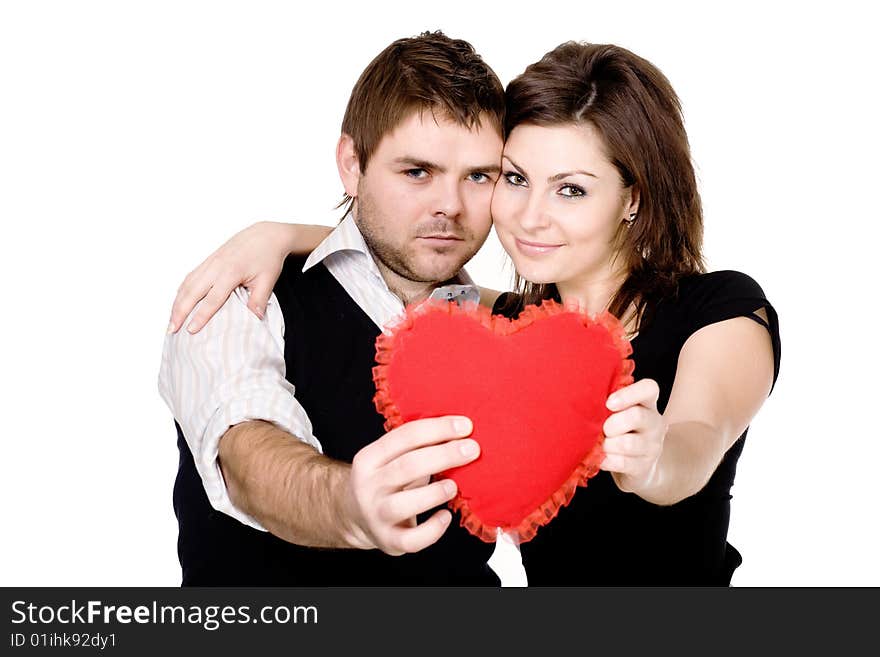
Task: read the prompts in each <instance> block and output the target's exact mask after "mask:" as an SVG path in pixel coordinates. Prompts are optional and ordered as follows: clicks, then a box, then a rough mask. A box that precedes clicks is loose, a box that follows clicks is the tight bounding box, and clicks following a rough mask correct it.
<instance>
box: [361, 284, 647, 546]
mask: <svg viewBox="0 0 880 657" xmlns="http://www.w3.org/2000/svg"><path fill="white" fill-rule="evenodd" d="M631 353H632V348H631V347H630V344H629V342H628V341H627V340H626V339H625V338H624V335H623V326H622V325H621V324H620V322H619V321H618V320H617V319H616V318H615V317H613V316H612V315H610V314H609V313H603V314H602V315H600V316H598V317H596V318H595V319H592V318H590V317H588V316H586V315H584V314H582V313H579V312H578V311H577V308H576V307H571V306H569V307H565V306H562V305H560V304H558V303H555V302H552V301H545V302H544V303H543V304H542V305H541V306H540V307H538V306H528V307H527V308H526V309H525V310H524V311H523V312H522V314H521V315H520V316H519V318H518V319H516V320H513V321H511V320H509V319H507V318H505V317H501V316H497V315H492V314H491V313H490V312H489V311H488V309H486V308H483V307H482V306H473V305H471V306H469V307H467V308H460V307H459V306H457V305H456V304H454V303H448V302H442V303H438V302H436V301H429V302H426V303H423V304H420V305H417V306H413V307H410V308H408V309H407V312H406V315H405V317H404V318H403V319H402V320H401V322H399V323H398V324H396V325H395V326H394V327H392V329H391V333H390V334H383V335H380V336H379V338H378V339H377V340H376V362H377V363H379V364H378V365H377V366H376V367H375V368H373V379H374V381H375V383H376V396H375V398H374V401H375V403H376V408H377V409H378V410H379V412H380V413H382V414H383V415H384V416H385V418H386V421H385V429H386V430H387V431H390V430H391V429H393V428H395V427H397V426H400V425H401V424H403V423H404V422H409V421H411V420H417V419H420V418H426V417H436V416H439V415H465V416H467V417H469V418H471V419H472V420H473V424H474V431H473V434H472V437H473V438H474V440H476V441H477V442H478V443H479V444H480V450H481V453H480V456H479V457H478V458H477V459H476V460H475V461H473V462H471V463H469V464H467V465H465V466H462V467H459V468H453V469H452V470H449V471H447V472H445V473H443V474H444V475H446V476H448V477H450V478H452V479H454V480H455V482H456V484H458V494H457V495H456V497H455V498H454V499H453V500H451V501H450V503H449V505H450V507H451V508H452V509H454V510H460V511H461V514H462V524H463V525H464V526H465V527H467V529H468V530H469V531H470V532H471V533H472V534H474V535H476V536H478V537H480V538H481V539H482V540H484V541H486V542H490V543H491V542H494V541H495V539H496V531H497V528H499V527H500V528H501V529H502V530H504V531H515V532H516V533H517V534H518V536H519V540H520V541H521V542H524V541H528V540H530V539H531V538H533V537H534V535H535V533H536V532H537V530H538V528H539V527H541V526H543V525H545V524H547V523H548V522H550V520H552V519H553V518H554V517H555V516H556V514H557V513H558V512H559V509H560V507H561V506H563V505H565V504H568V502H569V501H571V498H572V496H573V495H574V491H575V488H576V487H577V486H578V485H582V486H583V485H586V483H587V479H589V478H590V477H592V476H593V475H594V474H596V473H597V472H598V470H599V465H600V464H601V463H602V459H603V458H604V452H603V451H602V443H603V440H604V433H603V431H602V425H603V424H604V423H605V420H606V419H607V417H608V415H609V414H610V411H608V410H607V408H606V407H605V400H606V399H607V398H608V395H610V394H611V393H612V392H614V391H615V390H617V389H619V388H622V387H623V386H626V385H629V384H630V383H632V381H633V378H632V372H633V368H634V364H633V362H632V361H631V360H629V359H628V358H627V357H628V356H629V355H630V354H631Z"/></svg>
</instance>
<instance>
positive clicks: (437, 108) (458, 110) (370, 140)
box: [340, 31, 504, 210]
mask: <svg viewBox="0 0 880 657" xmlns="http://www.w3.org/2000/svg"><path fill="white" fill-rule="evenodd" d="M426 110H427V111H430V112H431V113H432V114H433V115H434V117H435V119H436V118H437V117H438V116H439V117H443V118H446V119H449V120H452V121H454V122H455V123H457V124H459V125H462V126H464V127H466V128H468V129H472V128H474V127H475V126H476V127H482V122H481V118H480V117H481V115H482V114H486V115H487V116H488V118H489V120H490V121H491V124H492V125H491V126H490V127H492V128H493V129H495V130H497V131H498V133H499V134H501V131H502V129H503V126H504V87H503V86H502V84H501V81H500V80H499V79H498V76H497V75H495V72H494V71H493V70H492V69H491V68H490V67H489V66H488V65H487V64H486V63H485V62H484V61H483V59H482V57H480V56H479V55H478V54H477V53H476V52H475V51H474V47H473V46H472V45H471V44H470V43H468V42H467V41H463V40H462V39H450V38H449V37H448V36H446V35H445V34H443V33H442V32H440V31H437V32H423V33H422V34H420V35H419V36H416V37H409V38H405V39H398V40H397V41H395V42H394V43H392V44H391V45H390V46H388V47H387V48H385V50H383V51H382V52H380V53H379V54H378V55H377V56H376V58H375V59H374V60H373V61H372V62H370V64H369V65H368V66H367V68H366V69H364V72H363V73H361V76H360V78H359V79H358V81H357V83H356V84H355V85H354V88H353V89H352V91H351V97H350V98H349V100H348V106H347V107H346V108H345V116H344V117H343V119H342V132H343V133H344V134H347V135H349V136H350V137H351V138H352V140H353V141H354V148H355V152H356V153H357V156H358V163H359V165H360V169H361V171H362V172H364V171H366V170H367V164H368V163H369V161H370V157H371V156H372V154H373V152H374V151H375V150H376V148H377V147H378V145H379V142H380V141H382V137H384V136H385V135H386V134H388V133H389V132H391V131H392V130H394V129H395V128H396V127H397V126H398V125H399V124H400V123H401V122H402V121H403V120H404V119H406V118H407V117H409V116H410V115H411V114H412V113H413V112H416V111H419V112H421V111H426ZM350 201H351V199H350V197H349V196H348V195H346V196H345V198H344V199H343V201H342V203H340V205H344V204H345V203H347V202H348V203H349V207H348V209H349V210H350V208H351V204H350Z"/></svg>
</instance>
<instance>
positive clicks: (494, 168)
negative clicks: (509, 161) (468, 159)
mask: <svg viewBox="0 0 880 657" xmlns="http://www.w3.org/2000/svg"><path fill="white" fill-rule="evenodd" d="M468 173H469V174H470V173H501V165H500V164H484V165H483V166H481V167H471V168H470V169H468Z"/></svg>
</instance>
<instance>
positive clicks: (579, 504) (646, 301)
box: [170, 42, 780, 585]
mask: <svg viewBox="0 0 880 657" xmlns="http://www.w3.org/2000/svg"><path fill="white" fill-rule="evenodd" d="M506 94H507V119H506V125H505V134H506V137H507V140H506V143H505V147H504V155H503V160H502V175H501V176H500V178H499V180H498V182H497V184H496V187H495V192H494V196H493V200H492V216H493V220H494V222H495V228H496V231H497V233H498V236H499V238H500V240H501V243H502V245H503V246H504V248H505V250H506V251H507V252H508V254H509V255H510V257H511V259H512V260H513V262H514V265H515V267H516V271H517V277H516V287H517V292H516V293H506V294H503V295H501V296H500V297H498V299H497V301H496V302H495V304H494V311H495V312H496V313H502V314H504V315H507V316H509V317H514V316H516V315H517V314H518V313H519V312H520V311H521V310H522V308H523V307H524V306H525V305H527V304H530V303H536V302H540V300H541V299H546V298H552V299H557V300H561V299H566V300H567V299H573V300H576V301H577V302H578V303H579V305H580V307H581V308H583V309H585V310H586V311H588V312H589V313H598V312H601V311H603V310H606V309H607V310H609V311H610V312H611V313H612V314H614V315H615V316H617V317H618V318H620V320H621V321H622V322H623V323H624V326H625V327H626V331H627V336H628V338H629V339H630V340H631V344H632V347H633V355H632V358H633V360H634V362H635V365H636V368H635V372H634V377H635V383H634V384H632V385H631V386H628V387H626V388H624V389H622V390H619V391H618V392H617V393H615V394H614V395H612V396H611V397H610V398H609V399H608V402H607V405H608V408H609V409H610V410H611V411H612V415H611V416H610V417H609V419H608V421H607V422H606V423H605V426H604V430H605V434H606V439H605V444H604V446H605V451H606V454H607V456H606V458H605V461H604V462H603V464H602V472H600V473H599V474H598V475H597V476H596V477H595V478H594V479H593V480H591V481H590V484H589V486H588V487H587V488H584V489H578V492H577V493H576V494H575V496H574V498H573V499H572V501H571V503H570V504H569V505H568V506H567V507H564V508H563V509H561V510H560V512H559V515H558V516H557V518H556V519H554V521H553V522H551V523H550V524H549V525H548V526H546V527H545V528H543V529H542V530H541V531H539V532H538V534H537V536H536V537H535V538H534V539H533V540H532V541H530V542H528V543H526V544H524V545H523V546H522V555H523V563H524V565H525V567H526V571H527V573H528V578H529V583H530V584H532V585H571V584H582V585H608V584H614V585H621V584H624V585H627V584H637V585H644V584H673V585H682V584H718V585H726V584H729V583H730V578H731V575H732V573H733V570H734V569H735V568H736V567H737V566H738V565H739V563H740V562H741V559H740V557H739V554H738V552H737V551H736V550H735V549H734V548H733V547H732V546H730V545H729V544H728V543H727V542H726V536H727V527H728V521H729V512H730V489H731V486H732V484H733V479H734V474H735V468H736V462H737V459H738V457H739V455H740V453H741V451H742V448H743V443H744V440H745V435H746V432H747V429H748V425H749V422H750V421H751V419H752V418H753V417H754V415H755V414H756V413H757V411H758V410H759V408H760V406H761V405H762V403H763V401H764V399H766V397H767V395H768V394H769V393H770V390H771V389H772V386H773V383H774V382H775V379H776V376H777V374H778V368H779V353H780V345H779V335H778V324H777V319H776V313H775V311H774V310H773V308H772V306H771V305H770V304H769V303H768V302H767V300H766V299H765V298H764V294H763V292H762V291H761V288H760V287H759V286H758V285H757V284H756V283H755V282H754V281H753V280H752V279H751V278H749V277H748V276H745V275H743V274H740V273H738V272H730V271H725V272H714V273H704V265H703V259H702V254H701V243H702V209H701V204H700V197H699V193H698V191H697V188H696V181H695V176H694V171H693V167H692V164H691V161H690V150H689V146H688V141H687V136H686V134H685V131H684V127H683V122H682V117H681V110H680V106H679V102H678V98H677V96H676V95H675V92H674V91H673V90H672V88H671V86H670V85H669V82H668V81H667V80H666V78H665V77H664V76H663V74H662V73H661V72H660V71H659V70H657V69H656V68H655V67H654V66H653V65H652V64H650V63H649V62H647V61H645V60H644V59H641V58H640V57H638V56H636V55H634V54H633V53H631V52H629V51H627V50H624V49H622V48H619V47H616V46H603V45H587V44H578V43H573V42H569V43H565V44H563V45H561V46H559V47H558V48H556V49H554V50H553V51H551V52H549V53H548V54H547V55H545V56H544V57H543V58H542V59H541V60H540V61H539V62H537V63H535V64H533V65H531V66H529V67H528V68H527V69H526V71H525V72H524V73H523V74H522V75H520V76H519V77H517V78H516V79H515V80H513V81H512V82H511V83H510V85H509V86H508V88H507V92H506ZM278 231H285V234H286V235H288V237H287V238H280V237H279V233H278ZM298 231H300V232H298ZM302 231H304V232H302ZM326 231H327V229H323V228H314V227H313V228H302V227H301V228H293V227H289V226H284V225H279V224H272V225H270V224H262V225H257V226H255V227H252V228H251V229H248V230H247V231H244V232H243V233H241V234H240V235H239V236H237V237H236V238H234V239H233V240H232V241H231V242H230V243H228V245H226V246H224V247H222V248H221V249H220V250H219V251H218V253H217V254H215V255H214V256H212V257H211V258H209V260H208V261H206V263H204V264H203V265H202V266H200V268H199V269H197V270H195V271H194V272H193V274H191V275H190V276H189V277H188V278H187V281H186V282H185V283H184V286H183V287H182V288H181V290H182V292H181V293H180V294H179V297H178V300H177V301H176V303H175V309H174V312H173V315H172V326H171V327H170V328H171V330H174V329H176V328H177V327H178V326H179V325H180V323H181V320H182V319H183V317H185V316H186V314H187V313H188V311H189V310H191V309H192V307H193V306H194V305H195V303H196V301H197V300H198V299H200V298H201V297H203V296H205V294H206V293H208V291H209V290H210V293H209V295H208V301H206V303H205V304H203V310H202V311H200V312H201V317H202V318H206V315H208V314H210V313H212V312H213V310H214V309H216V307H218V306H219V305H220V304H221V303H222V302H223V300H225V298H226V296H228V294H229V292H230V291H231V290H232V289H233V287H234V286H235V285H237V284H238V283H239V282H243V283H245V284H246V285H247V286H248V287H250V288H251V291H252V295H251V306H252V308H255V309H258V307H259V306H260V305H262V304H264V303H265V300H266V299H267V298H268V296H269V292H270V289H271V286H272V284H273V283H274V280H275V278H276V277H277V273H278V271H280V267H281V262H282V260H283V257H284V255H286V253H283V254H281V253H276V255H275V258H274V259H272V261H271V262H272V264H271V265H270V266H268V267H263V268H261V269H263V270H264V271H262V272H261V273H259V274H257V275H256V276H250V275H239V274H235V275H233V276H232V277H231V278H230V275H229V274H226V273H224V274H217V273H215V272H217V271H227V270H228V271H232V272H236V271H238V272H242V271H246V265H245V266H243V265H241V264H239V263H242V262H250V261H251V260H252V259H254V258H255V257H256V256H257V255H260V256H263V257H261V259H264V253H263V251H264V249H265V251H267V252H270V253H271V252H273V251H274V250H277V249H276V247H275V246H274V245H277V244H279V243H289V242H285V239H288V240H289V239H290V238H289V236H290V235H293V236H295V238H296V239H298V240H299V242H300V243H299V247H300V248H299V250H300V251H302V250H307V249H308V248H311V247H313V246H314V245H315V244H316V243H317V241H318V240H319V239H320V238H321V237H323V235H324V234H325V233H326ZM254 245H256V247H255V246H254ZM264 245H266V246H264ZM251 266H252V265H251ZM215 281H219V282H216V283H215ZM196 324H201V321H197V322H196ZM192 328H198V327H197V326H195V327H191V330H192Z"/></svg>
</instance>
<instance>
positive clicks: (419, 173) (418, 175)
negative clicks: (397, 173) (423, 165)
mask: <svg viewBox="0 0 880 657" xmlns="http://www.w3.org/2000/svg"><path fill="white" fill-rule="evenodd" d="M403 173H404V174H405V175H407V176H409V177H410V178H415V179H416V180H421V179H422V178H427V176H428V172H427V171H425V170H424V169H407V170H406V171H404V172H403Z"/></svg>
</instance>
